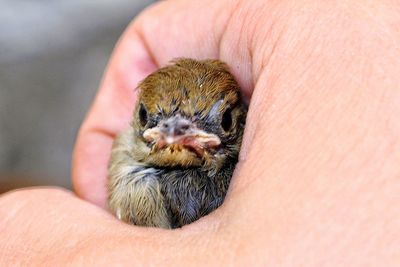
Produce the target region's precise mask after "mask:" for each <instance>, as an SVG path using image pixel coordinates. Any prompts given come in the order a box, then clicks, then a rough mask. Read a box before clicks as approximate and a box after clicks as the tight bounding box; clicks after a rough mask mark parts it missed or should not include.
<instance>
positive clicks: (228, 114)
mask: <svg viewBox="0 0 400 267" xmlns="http://www.w3.org/2000/svg"><path fill="white" fill-rule="evenodd" d="M221 126H222V129H224V131H225V132H227V131H229V130H230V129H231V128H232V110H231V109H230V108H228V109H227V110H225V112H224V114H223V115H222V120H221Z"/></svg>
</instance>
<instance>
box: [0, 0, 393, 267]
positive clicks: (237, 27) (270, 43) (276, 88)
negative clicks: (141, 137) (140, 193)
mask: <svg viewBox="0 0 400 267" xmlns="http://www.w3.org/2000/svg"><path fill="white" fill-rule="evenodd" d="M396 5H397V6H396ZM399 10H400V9H399V7H398V4H396V3H394V2H393V1H392V2H391V1H385V0H383V1H379V2H373V3H372V2H371V3H366V2H365V1H346V2H345V3H344V2H343V3H342V2H338V1H312V0H311V1H289V0H288V1H286V0H285V1H262V0H255V1H228V0H226V1H225V0H221V1H213V0H204V1H187V0H184V1H163V2H160V3H157V4H156V5H155V6H153V7H151V8H149V9H148V10H146V11H144V12H143V13H142V14H141V16H139V17H138V18H137V19H136V20H135V21H134V22H133V23H132V25H131V26H130V27H129V28H128V29H127V31H126V32H125V34H124V36H123V37H122V38H121V40H120V42H119V43H118V45H117V47H116V49H115V52H114V55H113V57H112V59H111V61H110V64H109V66H108V68H107V71H106V73H105V77H104V79H103V82H102V85H101V88H100V90H99V93H98V95H97V97H96V100H95V102H94V104H93V106H92V108H91V110H90V112H89V114H88V116H87V118H86V120H85V122H84V124H83V126H82V129H81V131H80V133H79V136H78V140H77V145H76V148H75V153H74V162H73V165H74V166H73V181H74V188H75V190H76V193H77V194H78V195H79V196H80V197H81V198H83V199H84V200H88V201H90V202H92V203H94V204H96V205H98V206H100V207H105V201H106V181H107V171H106V170H107V163H108V158H109V154H110V149H111V144H112V140H113V137H114V136H115V135H116V134H117V133H118V132H119V131H121V130H122V129H124V128H126V127H128V124H129V121H130V117H131V113H132V110H133V107H134V105H135V88H136V85H137V83H138V81H140V80H142V79H143V78H144V77H145V76H146V75H147V74H149V73H150V72H152V71H153V70H155V69H156V68H158V67H159V66H163V65H165V64H167V63H168V62H169V61H170V60H171V59H173V58H176V57H191V58H197V59H203V58H218V59H220V60H222V61H225V62H226V63H227V64H228V65H229V66H230V67H231V71H232V73H233V74H234V75H235V77H236V79H237V80H238V82H239V84H240V85H241V87H242V89H243V94H244V95H245V97H246V98H247V99H248V100H249V102H250V108H249V113H248V119H247V125H246V130H245V137H244V144H243V148H242V153H241V156H240V161H239V164H238V167H237V170H236V172H235V175H234V177H233V181H232V183H231V187H230V191H229V192H228V195H227V198H226V200H225V202H224V204H223V205H222V206H221V207H220V208H218V209H217V210H216V211H215V212H213V213H212V214H210V215H209V216H206V217H204V218H202V219H201V220H200V221H197V222H195V223H193V224H190V225H188V226H186V227H184V228H183V229H177V230H174V231H166V230H160V229H149V228H140V227H135V226H129V225H125V224H123V223H121V222H119V221H118V220H116V219H115V218H114V217H113V216H111V215H110V214H108V213H107V212H106V211H104V210H103V209H101V208H98V207H96V206H94V205H91V204H89V203H88V202H86V201H83V200H81V199H78V198H76V197H75V196H73V195H72V194H66V193H62V192H59V191H57V190H50V189H47V190H25V191H20V192H16V193H10V194H7V195H5V196H3V197H2V198H0V218H2V220H1V221H0V232H1V233H2V234H3V233H4V235H5V238H2V239H0V251H1V252H0V253H1V254H0V259H3V260H9V261H11V262H21V261H22V260H19V259H21V258H23V259H28V260H27V262H28V263H31V264H32V263H35V262H38V263H39V264H40V263H48V264H49V265H50V263H52V264H53V265H55V264H54V263H58V265H59V263H60V262H64V263H68V259H71V258H72V259H73V260H74V263H80V264H82V265H83V264H85V263H86V264H87V263H94V264H96V265H98V264H103V265H107V264H109V263H114V264H116V263H120V264H125V265H128V264H131V265H134V264H141V265H171V266H178V265H179V264H181V265H184V266H188V265H203V266H204V265H211V266H213V265H215V266H218V265H219V266H221V265H224V266H225V265H234V264H236V265H241V266H303V265H304V266H368V265H371V266H398V265H399V258H398V249H397V248H398V247H399V241H398V240H400V236H399V233H400V231H398V229H399V228H400V225H399V221H400V217H399V214H400V211H399V208H398V207H399V205H398V203H399V201H400V199H399V198H398V192H399V191H400V184H399V179H398V177H400V165H399V162H400V142H399V139H398V136H400V124H399V120H398V114H400V105H399V104H398V103H400V90H399V89H398V88H399V87H398V85H399V84H400V76H399V75H398V73H399V72H400V62H399V60H398V58H400V52H399V49H398V44H399V43H400V34H399V31H398V27H397V25H399V19H398V18H399V17H400V15H399ZM4 251H5V252H4ZM43 251H46V253H47V254H48V255H50V256H49V257H45V255H44V254H43V253H45V252H43Z"/></svg>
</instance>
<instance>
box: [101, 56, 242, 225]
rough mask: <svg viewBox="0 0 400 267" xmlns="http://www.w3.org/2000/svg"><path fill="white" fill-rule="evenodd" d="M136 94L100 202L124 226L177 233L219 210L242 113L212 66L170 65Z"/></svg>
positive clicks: (220, 68) (230, 80) (219, 66)
mask: <svg viewBox="0 0 400 267" xmlns="http://www.w3.org/2000/svg"><path fill="white" fill-rule="evenodd" d="M139 89H140V92H139V103H138V104H137V107H136V109H135V111H134V114H133V121H132V124H131V127H129V129H128V130H126V131H125V132H122V133H121V134H120V135H118V137H117V138H116V140H115V141H114V144H113V148H112V154H111V161H110V164H109V185H108V193H109V196H108V204H109V207H110V209H111V211H112V212H114V213H115V214H116V216H117V217H118V218H119V219H121V220H123V221H125V222H127V223H130V224H135V225H141V226H152V227H161V228H177V227H181V226H183V225H185V224H189V223H191V222H193V221H195V220H197V219H199V218H200V217H201V216H204V215H206V214H208V213H210V212H211V211H213V210H215V209H216V208H217V207H218V206H220V205H221V204H222V202H223V200H224V197H225V195H226V192H227V190H228V186H229V182H230V180H231V176H232V173H233V170H234V168H235V164H236V163H237V160H238V153H239V150H240V145H241V142H242V136H243V130H244V126H245V119H246V107H245V105H244V104H243V102H242V99H241V96H240V88H239V86H238V84H237V82H236V81H235V79H234V77H233V76H232V74H230V73H229V71H228V67H227V65H226V64H224V63H223V62H221V61H218V60H203V61H196V60H193V59H178V60H176V61H174V62H172V64H171V65H169V66H166V67H164V68H161V69H159V70H157V71H155V72H154V73H152V74H150V75H149V76H148V77H147V78H145V79H144V80H143V81H142V82H141V83H140V84H139Z"/></svg>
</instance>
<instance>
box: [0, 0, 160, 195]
mask: <svg viewBox="0 0 400 267" xmlns="http://www.w3.org/2000/svg"><path fill="white" fill-rule="evenodd" d="M152 2H155V1H149V0H53V1H52V0H30V1H28V0H0V192H5V191H8V190H10V189H14V188H18V187H25V186H32V185H59V186H63V187H67V188H71V182H70V164H71V154H72V149H73V145H74V141H75V137H76V134H77V132H78V129H79V125H80V123H81V122H82V120H83V118H84V116H85V113H86V112H87V110H88V108H89V106H90V103H91V101H92V99H93V97H94V95H95V93H96V90H97V87H98V85H99V82H100V80H101V77H102V73H103V71H104V69H105V66H106V64H107V61H108V59H109V56H110V53H111V51H112V49H113V46H114V45H115V43H116V41H117V40H118V38H119V36H120V35H121V34H122V32H123V30H124V29H125V28H126V26H127V25H128V23H129V22H130V21H131V20H132V19H133V18H134V17H135V15H136V14H137V13H138V12H140V11H141V10H142V9H143V8H144V7H146V6H147V5H149V4H151V3H152Z"/></svg>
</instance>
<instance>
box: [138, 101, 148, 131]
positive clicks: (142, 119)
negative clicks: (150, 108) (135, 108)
mask: <svg viewBox="0 0 400 267" xmlns="http://www.w3.org/2000/svg"><path fill="white" fill-rule="evenodd" d="M147 119H148V118H147V110H146V108H145V107H144V105H143V104H140V108H139V120H140V125H142V127H144V126H146V124H147Z"/></svg>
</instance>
